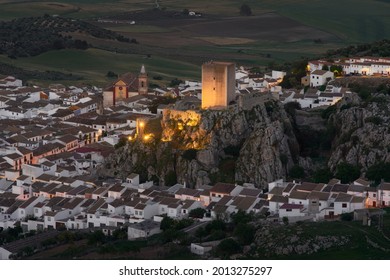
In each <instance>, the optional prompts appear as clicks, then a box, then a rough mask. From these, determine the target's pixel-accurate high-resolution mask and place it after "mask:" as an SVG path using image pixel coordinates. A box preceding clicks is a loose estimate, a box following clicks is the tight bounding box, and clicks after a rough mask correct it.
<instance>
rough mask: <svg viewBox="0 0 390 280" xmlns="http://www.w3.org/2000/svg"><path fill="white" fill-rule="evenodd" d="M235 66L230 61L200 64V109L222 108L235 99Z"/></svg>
mask: <svg viewBox="0 0 390 280" xmlns="http://www.w3.org/2000/svg"><path fill="white" fill-rule="evenodd" d="M235 68H236V67H235V64H234V63H231V62H215V61H211V62H207V63H204V64H203V65H202V109H206V108H210V109H223V108H226V107H227V106H228V105H229V103H230V102H231V101H233V100H234V99H235V90H236V80H235V71H236V69H235Z"/></svg>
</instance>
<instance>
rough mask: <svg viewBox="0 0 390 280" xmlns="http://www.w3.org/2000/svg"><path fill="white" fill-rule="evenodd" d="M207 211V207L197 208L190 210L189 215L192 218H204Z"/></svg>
mask: <svg viewBox="0 0 390 280" xmlns="http://www.w3.org/2000/svg"><path fill="white" fill-rule="evenodd" d="M205 213H206V210H205V209H203V208H196V209H192V210H191V211H190V213H189V214H188V216H189V217H191V218H198V219H201V218H203V216H204V214H205Z"/></svg>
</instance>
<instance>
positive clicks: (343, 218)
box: [340, 213, 353, 222]
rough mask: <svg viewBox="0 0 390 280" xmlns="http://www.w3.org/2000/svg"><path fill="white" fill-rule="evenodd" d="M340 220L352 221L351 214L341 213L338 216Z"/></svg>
mask: <svg viewBox="0 0 390 280" xmlns="http://www.w3.org/2000/svg"><path fill="white" fill-rule="evenodd" d="M340 219H341V220H342V221H346V222H349V221H352V220H353V213H343V214H341V215H340Z"/></svg>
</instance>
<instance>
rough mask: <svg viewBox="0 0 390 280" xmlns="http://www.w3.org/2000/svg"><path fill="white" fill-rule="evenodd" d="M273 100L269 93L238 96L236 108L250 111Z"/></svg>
mask: <svg viewBox="0 0 390 280" xmlns="http://www.w3.org/2000/svg"><path fill="white" fill-rule="evenodd" d="M274 99H276V98H275V97H274V96H273V95H272V94H271V93H248V94H245V95H239V96H238V106H239V107H240V108H241V109H244V110H250V109H252V108H253V107H255V106H257V105H260V104H263V103H264V102H266V101H268V100H274Z"/></svg>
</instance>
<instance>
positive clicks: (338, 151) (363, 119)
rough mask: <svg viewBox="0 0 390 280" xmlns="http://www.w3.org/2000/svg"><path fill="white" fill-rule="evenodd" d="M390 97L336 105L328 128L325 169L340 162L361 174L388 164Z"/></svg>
mask: <svg viewBox="0 0 390 280" xmlns="http://www.w3.org/2000/svg"><path fill="white" fill-rule="evenodd" d="M389 113H390V97H389V96H388V95H383V94H375V95H372V96H371V97H370V98H369V99H368V100H366V101H362V100H360V99H359V98H358V97H357V95H353V96H351V98H349V99H347V100H345V101H343V102H342V103H340V104H338V106H337V111H336V112H335V113H334V114H332V115H331V116H330V118H329V121H328V126H329V127H331V128H332V130H333V131H334V133H335V137H334V140H333V143H332V153H331V156H330V159H329V162H328V166H329V167H330V168H331V169H332V170H334V169H335V168H336V166H337V164H339V163H340V162H348V163H350V164H353V165H357V166H359V167H360V168H361V171H362V172H364V171H365V170H366V169H367V168H368V167H369V166H371V165H373V164H374V163H378V162H380V161H386V162H388V161H390V148H389V147H390V130H389V125H390V115H389Z"/></svg>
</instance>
